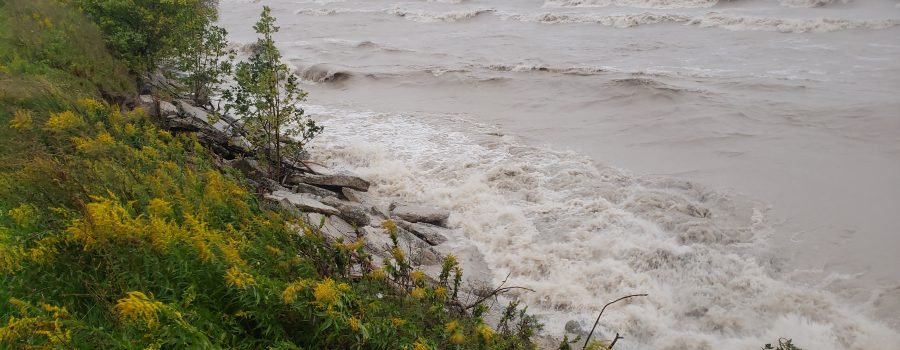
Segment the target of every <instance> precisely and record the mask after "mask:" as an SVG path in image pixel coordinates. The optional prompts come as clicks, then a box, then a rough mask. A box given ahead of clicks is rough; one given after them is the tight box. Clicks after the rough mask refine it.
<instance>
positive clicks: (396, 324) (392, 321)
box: [391, 316, 406, 327]
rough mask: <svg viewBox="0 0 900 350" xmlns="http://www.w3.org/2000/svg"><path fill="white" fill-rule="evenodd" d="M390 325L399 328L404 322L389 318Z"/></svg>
mask: <svg viewBox="0 0 900 350" xmlns="http://www.w3.org/2000/svg"><path fill="white" fill-rule="evenodd" d="M391 323H392V324H393V325H394V327H400V326H402V325H405V324H406V320H404V319H402V318H396V317H394V316H391Z"/></svg>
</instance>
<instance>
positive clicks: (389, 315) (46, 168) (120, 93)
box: [0, 0, 535, 350]
mask: <svg viewBox="0 0 900 350" xmlns="http://www.w3.org/2000/svg"><path fill="white" fill-rule="evenodd" d="M98 3H105V2H98ZM110 3H113V2H110ZM123 3H124V2H123ZM161 3H166V4H172V3H178V1H174V2H173V1H161ZM0 13H2V16H0V316H2V319H0V321H2V324H0V348H4V349H29V348H61V349H73V348H77V349H98V348H102V349H108V348H127V349H131V348H156V349H159V348H167V349H174V348H191V349H202V348H244V349H263V348H275V349H297V348H307V349H326V348H328V349H345V348H348V349H349V348H365V349H369V348H372V349H400V348H407V349H416V350H421V349H438V348H439V349H453V348H465V349H516V348H526V347H528V346H530V344H529V342H528V339H527V337H530V336H531V335H533V327H535V324H534V320H533V318H528V317H527V316H526V315H525V314H524V313H519V312H517V311H516V310H515V308H513V309H511V310H509V311H508V312H507V314H508V315H507V317H505V319H504V323H503V324H502V325H501V327H499V329H500V330H499V331H495V330H493V329H492V328H490V327H488V326H487V325H486V324H485V323H484V322H483V321H482V320H481V318H480V313H481V312H483V311H484V309H483V308H481V307H476V308H475V310H476V311H475V314H471V313H467V312H465V311H461V310H455V309H454V308H452V307H450V305H452V300H453V298H454V295H455V294H456V293H457V291H458V282H456V281H458V276H459V274H460V273H461V271H460V270H459V269H458V266H457V265H456V264H455V262H454V260H453V258H448V260H447V261H446V262H445V273H444V274H442V276H441V281H439V282H437V283H427V282H426V281H425V278H424V274H422V273H421V272H420V271H415V270H414V269H413V268H412V267H411V266H409V263H408V258H407V257H406V252H404V251H403V250H402V249H401V248H400V247H396V246H395V249H394V259H392V260H390V264H389V265H388V266H386V267H385V268H376V267H375V265H374V264H373V263H372V260H371V258H370V257H369V256H368V254H367V253H366V252H365V251H363V250H362V246H363V245H362V242H359V241H357V242H330V243H329V242H327V241H326V240H325V238H324V237H323V236H322V235H320V234H319V233H318V230H317V229H316V227H314V226H311V225H308V224H307V223H304V222H302V221H300V220H299V219H297V218H295V217H291V216H288V215H287V214H283V213H278V212H273V211H269V210H264V209H263V208H261V206H260V205H259V202H258V200H257V197H256V196H255V195H254V194H253V193H250V192H248V191H247V189H246V187H245V185H244V180H243V179H242V178H241V177H240V176H239V175H237V174H236V173H234V172H231V171H228V170H225V169H223V168H220V167H219V166H217V164H218V163H217V161H216V159H215V157H214V155H212V154H211V153H210V152H209V151H208V150H206V149H205V148H203V147H202V146H201V145H200V144H199V143H198V142H197V139H196V137H195V136H193V135H190V134H172V133H170V132H167V131H165V130H161V129H159V128H157V127H156V126H155V125H154V124H153V123H152V122H151V120H150V118H148V117H147V115H146V114H145V113H144V112H143V111H141V110H140V109H137V110H133V111H123V110H122V109H121V107H120V106H119V105H118V104H116V103H115V102H118V101H121V100H123V99H124V98H125V97H127V96H132V95H133V94H134V89H135V88H134V77H133V76H130V75H129V73H128V71H129V69H128V67H129V66H128V65H127V64H126V63H124V62H123V61H122V60H121V59H119V58H116V57H123V58H128V59H129V60H130V61H131V62H145V61H144V59H143V58H140V57H138V58H135V57H134V56H133V55H128V54H123V52H121V51H118V52H117V53H115V54H112V53H110V51H108V50H107V49H106V45H104V36H103V35H102V34H101V31H100V30H98V28H97V27H96V26H95V25H94V24H93V23H92V22H91V21H89V20H88V19H86V17H85V16H84V15H83V14H82V12H81V11H79V10H77V9H75V8H73V7H72V6H71V5H69V4H67V3H66V2H64V1H53V0H2V1H0ZM95 19H96V17H95ZM105 24H106V25H110V23H105ZM113 47H114V48H116V49H117V50H125V49H123V48H121V47H119V46H118V45H114V46H113ZM157 57H158V56H157ZM133 67H134V66H132V68H133ZM132 71H133V69H132ZM386 226H387V227H388V228H392V225H391V223H390V222H387V223H386ZM389 231H391V230H389ZM523 327H525V328H523ZM522 336H525V337H526V338H522Z"/></svg>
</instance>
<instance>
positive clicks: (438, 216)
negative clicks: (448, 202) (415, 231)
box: [391, 205, 450, 226]
mask: <svg viewBox="0 0 900 350" xmlns="http://www.w3.org/2000/svg"><path fill="white" fill-rule="evenodd" d="M391 215H393V216H396V217H398V218H400V219H403V220H406V221H409V222H413V223H418V222H424V223H429V224H433V225H438V226H444V225H446V222H447V218H449V217H450V212H448V211H446V210H442V209H438V208H435V207H428V206H424V205H392V206H391Z"/></svg>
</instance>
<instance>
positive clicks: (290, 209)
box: [262, 196, 300, 217]
mask: <svg viewBox="0 0 900 350" xmlns="http://www.w3.org/2000/svg"><path fill="white" fill-rule="evenodd" d="M262 204H263V208H266V209H268V210H273V211H281V212H285V213H287V214H289V215H291V216H293V217H300V210H299V209H297V207H296V206H294V205H293V204H291V202H290V201H288V200H287V199H286V198H278V197H274V196H265V197H263V203H262Z"/></svg>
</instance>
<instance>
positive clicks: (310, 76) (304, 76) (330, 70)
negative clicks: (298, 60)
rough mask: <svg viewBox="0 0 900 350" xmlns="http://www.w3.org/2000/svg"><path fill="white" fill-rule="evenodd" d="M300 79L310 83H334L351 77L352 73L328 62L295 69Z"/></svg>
mask: <svg viewBox="0 0 900 350" xmlns="http://www.w3.org/2000/svg"><path fill="white" fill-rule="evenodd" d="M297 75H298V76H300V79H301V80H303V81H306V82H311V83H336V82H341V81H344V80H347V79H350V78H351V77H353V73H351V72H349V71H346V70H344V69H342V68H339V67H335V66H332V65H328V64H315V65H312V66H309V67H305V68H300V69H298V70H297Z"/></svg>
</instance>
